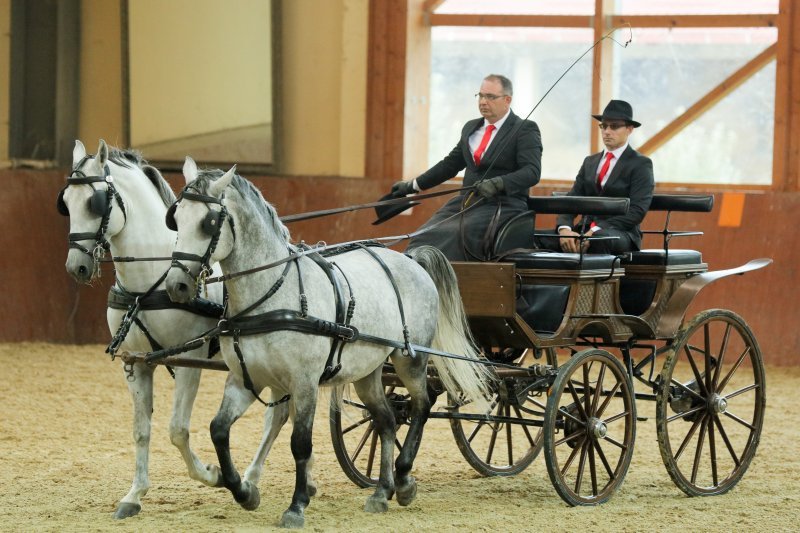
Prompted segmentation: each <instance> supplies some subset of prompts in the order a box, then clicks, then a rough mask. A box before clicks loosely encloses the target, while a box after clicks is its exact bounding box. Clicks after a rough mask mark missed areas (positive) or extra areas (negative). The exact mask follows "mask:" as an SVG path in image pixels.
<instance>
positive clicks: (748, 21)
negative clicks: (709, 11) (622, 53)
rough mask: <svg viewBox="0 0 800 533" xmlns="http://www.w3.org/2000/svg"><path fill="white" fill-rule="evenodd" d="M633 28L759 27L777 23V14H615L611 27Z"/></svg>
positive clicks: (771, 25) (772, 25)
mask: <svg viewBox="0 0 800 533" xmlns="http://www.w3.org/2000/svg"><path fill="white" fill-rule="evenodd" d="M624 24H630V25H631V26H632V27H634V28H761V27H774V26H777V25H778V15H777V14H772V13H764V14H756V15H616V16H613V17H611V27H612V28H613V27H617V26H622V25H624Z"/></svg>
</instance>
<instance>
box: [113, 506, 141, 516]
mask: <svg viewBox="0 0 800 533" xmlns="http://www.w3.org/2000/svg"><path fill="white" fill-rule="evenodd" d="M141 510H142V506H141V505H139V504H138V503H126V502H120V504H119V507H117V512H116V513H114V518H116V519H117V520H122V519H123V518H130V517H132V516H136V515H137V514H139V511H141Z"/></svg>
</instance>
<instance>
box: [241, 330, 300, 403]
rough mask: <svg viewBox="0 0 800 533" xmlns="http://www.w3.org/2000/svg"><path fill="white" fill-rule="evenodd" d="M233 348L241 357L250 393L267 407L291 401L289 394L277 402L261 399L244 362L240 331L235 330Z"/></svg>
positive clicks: (245, 382)
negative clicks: (240, 346)
mask: <svg viewBox="0 0 800 533" xmlns="http://www.w3.org/2000/svg"><path fill="white" fill-rule="evenodd" d="M233 350H234V351H235V352H236V357H237V358H238V359H239V366H241V367H242V381H243V382H244V386H245V387H246V388H247V390H249V391H250V393H251V394H252V395H253V396H255V397H256V400H258V401H259V402H261V403H262V404H264V405H265V406H266V407H275V406H276V405H280V404H282V403H284V402H287V401H289V398H290V397H291V396H289V395H288V394H286V395H284V396H283V398H281V399H280V400H278V401H277V402H265V401H264V400H262V399H261V396H259V395H258V392H257V391H256V388H255V386H254V385H253V380H252V379H250V373H249V372H248V371H247V365H246V364H245V362H244V354H243V353H242V350H241V349H240V348H239V331H234V332H233Z"/></svg>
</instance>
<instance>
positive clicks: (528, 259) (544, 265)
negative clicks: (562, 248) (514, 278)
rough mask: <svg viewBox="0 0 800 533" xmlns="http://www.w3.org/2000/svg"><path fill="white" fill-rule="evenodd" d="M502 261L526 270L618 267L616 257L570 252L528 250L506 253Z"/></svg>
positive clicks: (605, 268)
mask: <svg viewBox="0 0 800 533" xmlns="http://www.w3.org/2000/svg"><path fill="white" fill-rule="evenodd" d="M504 261H508V262H510V263H514V264H515V265H516V267H517V269H526V270H529V269H530V270H540V269H542V270H544V269H546V270H611V269H612V268H614V267H619V263H618V262H617V263H616V264H615V261H617V257H616V256H613V255H606V254H583V256H581V254H570V253H563V252H548V251H541V252H529V253H516V254H511V255H508V256H506V257H505V258H504Z"/></svg>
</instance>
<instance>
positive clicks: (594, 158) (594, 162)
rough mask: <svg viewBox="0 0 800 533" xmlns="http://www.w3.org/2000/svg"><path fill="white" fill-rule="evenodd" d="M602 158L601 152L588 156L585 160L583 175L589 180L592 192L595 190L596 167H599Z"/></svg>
mask: <svg viewBox="0 0 800 533" xmlns="http://www.w3.org/2000/svg"><path fill="white" fill-rule="evenodd" d="M602 158H603V152H599V153H596V154H594V155H591V156H589V158H588V159H587V160H586V169H584V171H583V175H584V176H586V178H587V179H588V180H589V185H590V186H591V189H592V190H597V167H598V166H599V165H600V159H602ZM598 194H599V193H598Z"/></svg>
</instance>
